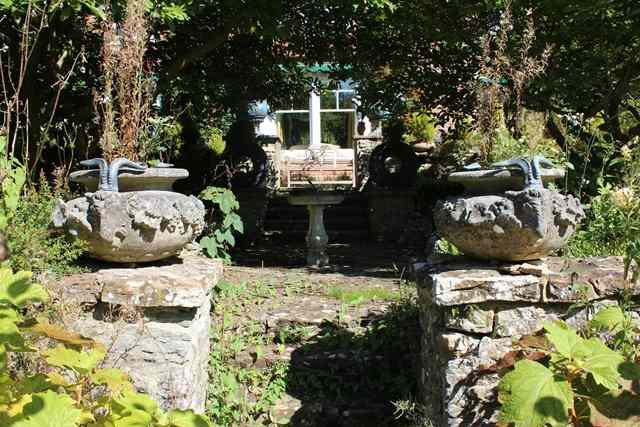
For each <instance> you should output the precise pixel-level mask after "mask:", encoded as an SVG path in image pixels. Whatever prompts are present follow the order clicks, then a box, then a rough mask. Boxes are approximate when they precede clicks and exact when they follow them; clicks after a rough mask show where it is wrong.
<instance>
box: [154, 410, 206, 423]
mask: <svg viewBox="0 0 640 427" xmlns="http://www.w3.org/2000/svg"><path fill="white" fill-rule="evenodd" d="M165 419H166V421H165V420H163V422H162V423H161V424H160V425H161V426H162V427H213V424H212V423H211V421H209V420H208V419H207V418H206V417H204V416H202V415H199V414H196V413H194V412H193V411H180V410H173V411H171V412H169V413H168V414H167V415H166V417H165Z"/></svg>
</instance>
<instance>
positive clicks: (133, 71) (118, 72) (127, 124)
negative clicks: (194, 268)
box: [53, 0, 205, 262]
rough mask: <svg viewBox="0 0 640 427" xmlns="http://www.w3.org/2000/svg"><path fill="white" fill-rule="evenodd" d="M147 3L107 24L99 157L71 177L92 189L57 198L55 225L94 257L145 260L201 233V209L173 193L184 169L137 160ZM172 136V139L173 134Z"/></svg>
mask: <svg viewBox="0 0 640 427" xmlns="http://www.w3.org/2000/svg"><path fill="white" fill-rule="evenodd" d="M145 9H146V2H145V0H129V1H128V3H127V8H126V16H125V19H124V22H123V23H122V25H117V24H116V23H114V22H113V21H112V20H111V19H107V20H106V24H105V28H104V40H103V50H102V58H103V71H104V92H103V96H102V100H101V104H100V105H101V107H102V119H103V120H102V122H103V131H102V137H101V146H102V151H103V156H104V158H98V159H91V160H85V161H83V162H80V163H81V164H82V165H83V166H87V167H90V168H91V169H89V170H84V171H79V172H75V173H74V174H72V176H71V179H72V180H73V181H76V182H80V183H83V184H84V185H85V186H86V187H87V190H88V191H89V192H88V193H86V194H85V195H84V196H83V197H80V198H77V199H73V200H70V201H68V202H66V203H65V202H62V201H60V202H59V204H58V206H57V208H56V209H55V211H54V213H53V223H54V225H55V226H57V227H61V228H64V229H66V230H67V232H69V233H70V234H72V235H75V236H77V237H79V238H81V239H82V240H84V241H85V242H86V243H87V246H88V252H89V253H90V254H91V255H92V256H93V257H95V258H98V259H101V260H105V261H111V262H148V261H156V260H159V259H163V258H167V257H170V256H173V255H176V254H178V253H179V252H180V251H181V250H182V249H183V248H184V247H185V246H186V245H187V244H188V243H190V242H191V241H193V240H194V239H195V238H197V237H198V235H199V234H200V233H201V232H202V229H203V227H204V213H205V212H204V205H203V204H202V202H201V201H200V200H198V199H197V198H195V197H193V196H185V195H183V194H179V193H175V192H173V191H171V189H172V185H173V182H175V181H176V180H177V179H181V178H185V177H187V176H188V172H187V171H186V170H184V169H173V168H170V167H167V166H170V165H166V164H162V163H161V164H156V167H147V165H146V164H143V163H139V162H140V160H143V159H144V157H146V156H147V154H148V153H149V152H151V150H150V147H149V145H148V144H146V145H145V143H148V140H145V138H146V137H148V136H146V135H145V134H144V132H145V129H146V125H147V123H148V118H149V110H150V108H151V105H150V99H151V96H150V95H151V87H150V86H149V85H150V82H149V79H148V78H147V77H146V76H145V73H144V53H145V50H146V44H147V38H148V35H147V21H146V16H145ZM174 136H176V135H174Z"/></svg>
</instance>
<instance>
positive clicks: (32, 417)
mask: <svg viewBox="0 0 640 427" xmlns="http://www.w3.org/2000/svg"><path fill="white" fill-rule="evenodd" d="M81 414H82V411H81V410H80V409H78V408H76V407H75V406H74V404H73V399H71V398H70V397H69V396H67V395H66V394H58V393H55V392H53V391H51V390H47V391H45V392H43V393H36V394H33V395H32V396H31V402H29V403H28V404H27V405H25V406H24V408H23V411H22V413H21V414H19V415H18V416H17V417H15V418H13V419H12V420H11V424H10V425H11V426H12V427H43V426H47V427H71V426H75V425H77V423H78V421H79V420H80V416H81Z"/></svg>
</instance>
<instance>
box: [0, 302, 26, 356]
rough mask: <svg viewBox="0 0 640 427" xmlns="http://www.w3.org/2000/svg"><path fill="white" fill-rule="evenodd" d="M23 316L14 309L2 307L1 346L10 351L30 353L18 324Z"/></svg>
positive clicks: (0, 318)
mask: <svg viewBox="0 0 640 427" xmlns="http://www.w3.org/2000/svg"><path fill="white" fill-rule="evenodd" d="M21 318H22V316H20V314H19V313H18V312H16V311H15V310H14V309H12V308H6V307H5V308H2V307H0V344H2V345H4V346H5V347H6V349H7V350H9V351H29V350H30V348H29V347H27V345H26V343H25V341H24V338H23V337H22V334H21V333H20V330H19V329H18V326H17V323H18V322H20V320H21Z"/></svg>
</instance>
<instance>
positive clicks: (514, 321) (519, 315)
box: [495, 306, 559, 337]
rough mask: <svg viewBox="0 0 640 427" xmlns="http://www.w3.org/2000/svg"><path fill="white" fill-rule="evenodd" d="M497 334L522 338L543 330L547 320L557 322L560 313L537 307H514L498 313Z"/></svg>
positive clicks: (496, 316)
mask: <svg viewBox="0 0 640 427" xmlns="http://www.w3.org/2000/svg"><path fill="white" fill-rule="evenodd" d="M495 318H496V328H495V334H496V336H499V337H520V336H522V335H528V334H532V333H534V332H537V331H539V330H540V329H541V328H542V323H544V322H545V321H547V320H556V319H558V318H559V315H558V313H555V312H549V311H548V309H544V308H542V307H536V306H523V307H513V308H508V309H505V310H500V311H497V312H496V315H495Z"/></svg>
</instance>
